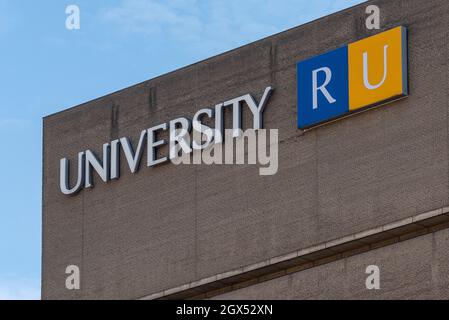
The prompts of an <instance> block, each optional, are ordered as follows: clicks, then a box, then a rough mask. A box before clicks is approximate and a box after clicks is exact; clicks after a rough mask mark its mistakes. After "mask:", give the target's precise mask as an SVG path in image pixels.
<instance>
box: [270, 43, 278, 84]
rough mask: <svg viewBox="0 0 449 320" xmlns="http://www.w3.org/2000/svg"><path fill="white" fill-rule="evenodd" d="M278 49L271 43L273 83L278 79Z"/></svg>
mask: <svg viewBox="0 0 449 320" xmlns="http://www.w3.org/2000/svg"><path fill="white" fill-rule="evenodd" d="M276 50H277V47H276V45H275V44H271V47H270V80H271V83H274V82H275V81H276Z"/></svg>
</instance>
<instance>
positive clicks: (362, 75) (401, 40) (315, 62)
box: [297, 27, 408, 129]
mask: <svg viewBox="0 0 449 320" xmlns="http://www.w3.org/2000/svg"><path fill="white" fill-rule="evenodd" d="M297 81H298V128H300V129H308V128H311V127H313V126H317V125H320V124H323V123H325V122H328V121H331V120H335V119H337V118H340V117H343V116H347V115H348V114H351V113H355V112H360V111H363V110H365V109H367V108H369V107H373V106H378V105H380V104H384V103H386V102H389V101H392V100H395V99H398V98H401V97H404V96H406V95H407V94H408V84H407V29H406V28H405V27H396V28H394V29H391V30H388V31H385V32H382V33H380V34H377V35H375V36H372V37H368V38H365V39H362V40H359V41H357V42H353V43H350V44H349V45H347V46H344V47H342V48H339V49H336V50H334V51H331V52H328V53H325V54H322V55H319V56H317V57H313V58H310V59H308V60H305V61H301V62H299V63H298V64H297Z"/></svg>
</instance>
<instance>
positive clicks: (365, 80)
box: [363, 45, 388, 90]
mask: <svg viewBox="0 0 449 320" xmlns="http://www.w3.org/2000/svg"><path fill="white" fill-rule="evenodd" d="M387 49H388V45H385V46H384V76H383V78H382V81H381V82H379V83H378V84H376V85H372V84H370V83H369V80H368V52H364V53H363V83H364V84H365V87H366V88H367V89H369V90H376V89H377V88H379V87H380V86H381V85H383V84H384V82H385V80H386V79H387V74H388V63H387V60H388V58H387Z"/></svg>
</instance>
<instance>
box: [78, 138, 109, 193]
mask: <svg viewBox="0 0 449 320" xmlns="http://www.w3.org/2000/svg"><path fill="white" fill-rule="evenodd" d="M109 151H110V145H109V143H105V144H104V145H103V164H101V163H100V161H99V160H98V159H97V157H96V156H95V155H94V153H93V152H92V151H90V150H86V181H85V185H84V187H86V188H91V187H93V185H92V167H93V168H94V169H95V171H96V172H97V173H98V175H99V176H100V177H101V180H103V181H104V182H107V181H108V180H109Z"/></svg>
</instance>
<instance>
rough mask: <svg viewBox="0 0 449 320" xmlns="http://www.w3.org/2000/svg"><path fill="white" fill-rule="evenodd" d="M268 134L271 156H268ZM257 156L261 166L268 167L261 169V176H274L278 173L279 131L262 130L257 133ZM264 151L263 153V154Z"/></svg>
mask: <svg viewBox="0 0 449 320" xmlns="http://www.w3.org/2000/svg"><path fill="white" fill-rule="evenodd" d="M266 132H268V133H269V134H270V155H269V156H267V142H266ZM257 136H258V145H257V154H258V158H259V163H260V164H261V165H268V167H263V168H259V175H261V176H272V175H274V174H276V173H277V172H278V148H279V146H278V129H270V130H265V129H263V130H260V131H258V132H257ZM262 151H263V152H262Z"/></svg>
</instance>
